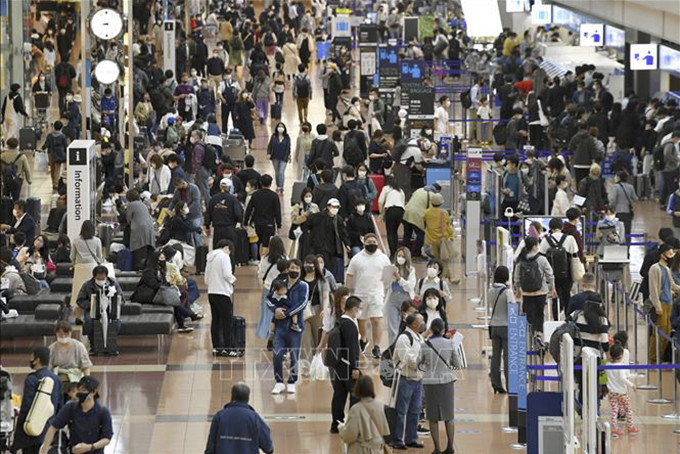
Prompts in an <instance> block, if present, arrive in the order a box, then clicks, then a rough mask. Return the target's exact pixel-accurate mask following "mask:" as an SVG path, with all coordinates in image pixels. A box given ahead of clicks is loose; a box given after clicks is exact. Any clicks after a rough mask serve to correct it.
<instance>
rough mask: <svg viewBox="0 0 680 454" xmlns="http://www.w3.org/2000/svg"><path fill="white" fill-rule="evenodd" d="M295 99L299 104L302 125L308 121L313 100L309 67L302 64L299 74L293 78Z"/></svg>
mask: <svg viewBox="0 0 680 454" xmlns="http://www.w3.org/2000/svg"><path fill="white" fill-rule="evenodd" d="M293 98H294V99H295V102H296V104H297V111H298V119H299V120H300V123H304V122H306V121H307V115H308V114H309V101H311V99H312V81H311V79H310V78H309V75H308V74H307V66H306V65H304V64H302V63H300V65H298V74H297V75H295V77H294V78H293Z"/></svg>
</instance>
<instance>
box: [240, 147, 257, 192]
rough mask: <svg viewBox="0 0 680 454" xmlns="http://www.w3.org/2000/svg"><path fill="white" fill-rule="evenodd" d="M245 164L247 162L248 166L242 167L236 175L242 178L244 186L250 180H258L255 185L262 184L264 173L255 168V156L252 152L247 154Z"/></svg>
mask: <svg viewBox="0 0 680 454" xmlns="http://www.w3.org/2000/svg"><path fill="white" fill-rule="evenodd" d="M243 164H245V166H246V168H245V169H242V170H241V171H240V172H239V173H238V174H237V175H236V176H237V177H238V179H239V180H241V183H243V187H245V186H246V184H248V182H249V181H250V180H255V181H256V182H257V183H256V185H255V186H256V187H257V186H258V185H259V184H260V177H261V176H262V175H260V172H258V171H257V170H255V157H254V156H253V155H251V154H249V155H247V156H246V157H245V159H244V160H243Z"/></svg>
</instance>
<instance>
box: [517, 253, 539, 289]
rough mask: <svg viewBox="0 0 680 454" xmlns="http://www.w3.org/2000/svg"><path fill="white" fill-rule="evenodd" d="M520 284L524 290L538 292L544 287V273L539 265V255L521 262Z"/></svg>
mask: <svg viewBox="0 0 680 454" xmlns="http://www.w3.org/2000/svg"><path fill="white" fill-rule="evenodd" d="M519 286H520V288H521V289H522V291H523V292H538V291H539V290H541V288H543V275H541V269H540V267H539V266H538V256H536V257H534V258H532V259H527V258H523V259H522V260H520V262H519Z"/></svg>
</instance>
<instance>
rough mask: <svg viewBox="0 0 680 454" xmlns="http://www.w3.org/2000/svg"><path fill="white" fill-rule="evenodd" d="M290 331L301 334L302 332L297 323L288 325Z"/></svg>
mask: <svg viewBox="0 0 680 454" xmlns="http://www.w3.org/2000/svg"><path fill="white" fill-rule="evenodd" d="M290 330H291V331H295V332H296V333H301V332H302V329H301V328H300V325H298V324H297V323H292V322H291V324H290Z"/></svg>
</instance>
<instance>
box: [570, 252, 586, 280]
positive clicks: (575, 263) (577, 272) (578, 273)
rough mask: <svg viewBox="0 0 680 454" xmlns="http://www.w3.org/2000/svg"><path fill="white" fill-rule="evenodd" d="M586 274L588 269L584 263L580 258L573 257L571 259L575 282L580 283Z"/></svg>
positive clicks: (572, 276)
mask: <svg viewBox="0 0 680 454" xmlns="http://www.w3.org/2000/svg"><path fill="white" fill-rule="evenodd" d="M584 274H586V267H585V266H583V262H581V259H580V258H579V257H578V255H577V256H576V257H572V258H571V278H572V280H573V281H574V282H577V281H580V280H581V279H583V275H584Z"/></svg>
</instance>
